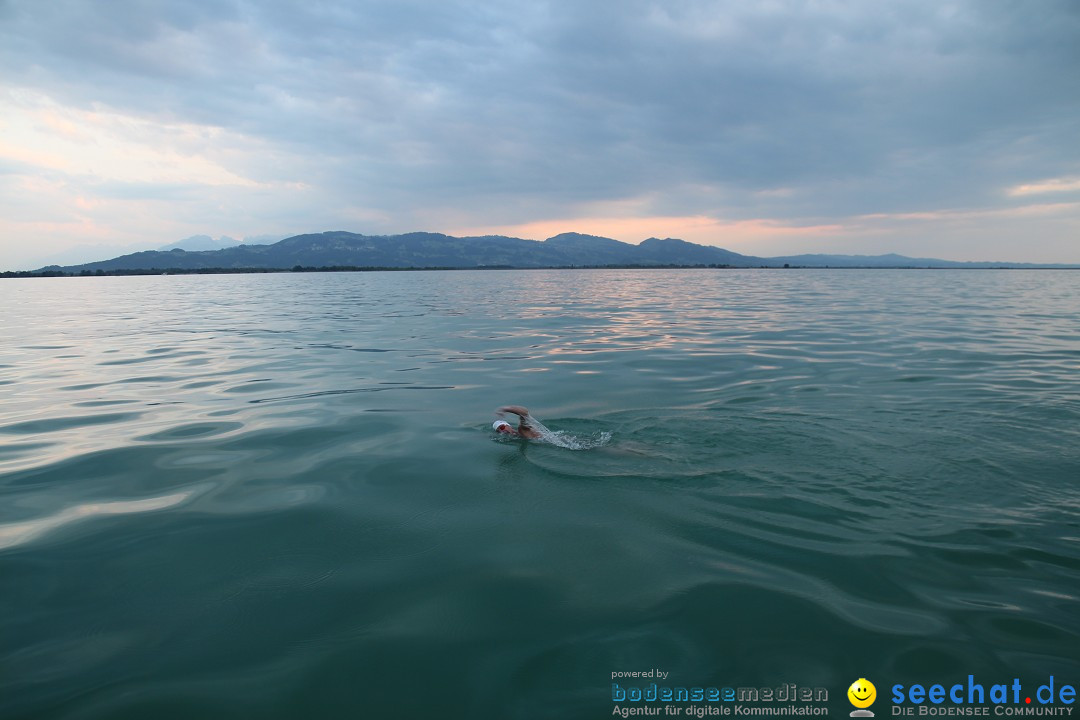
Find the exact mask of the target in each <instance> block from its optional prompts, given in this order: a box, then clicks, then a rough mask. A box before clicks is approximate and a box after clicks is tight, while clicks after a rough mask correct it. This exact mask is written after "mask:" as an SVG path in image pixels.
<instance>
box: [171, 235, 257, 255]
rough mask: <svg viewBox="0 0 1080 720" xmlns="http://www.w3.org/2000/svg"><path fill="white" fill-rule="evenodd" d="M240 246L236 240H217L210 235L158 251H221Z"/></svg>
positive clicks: (227, 237)
mask: <svg viewBox="0 0 1080 720" xmlns="http://www.w3.org/2000/svg"><path fill="white" fill-rule="evenodd" d="M239 244H240V241H239V240H234V239H233V238H231V237H229V236H227V235H222V236H221V237H219V238H218V239H217V240H215V239H214V238H212V237H210V236H209V235H192V236H191V237H189V238H184V239H183V240H177V241H176V242H174V243H169V244H168V245H165V246H163V247H160V248H158V250H160V251H162V252H168V251H170V250H188V251H200V250H221V249H223V248H230V247H236V246H237V245H239Z"/></svg>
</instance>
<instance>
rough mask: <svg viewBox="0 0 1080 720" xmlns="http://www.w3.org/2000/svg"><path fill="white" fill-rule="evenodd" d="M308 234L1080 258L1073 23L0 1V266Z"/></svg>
mask: <svg viewBox="0 0 1080 720" xmlns="http://www.w3.org/2000/svg"><path fill="white" fill-rule="evenodd" d="M324 230H349V231H352V232H358V233H363V234H394V233H402V232H412V231H420V230H422V231H432V232H445V233H448V234H453V235H465V234H503V235H512V236H516V237H525V238H531V239H538V240H539V239H544V238H546V237H549V236H552V235H556V234H558V233H561V232H568V231H577V232H584V233H590V234H596V235H604V236H607V237H613V238H616V239H619V240H623V241H625V242H632V243H637V242H640V241H641V240H643V239H645V238H648V237H651V236H656V237H678V238H682V239H684V240H689V241H691V242H697V243H702V244H708V245H716V246H719V247H724V248H727V249H729V250H734V251H736V252H741V253H745V254H752V255H763V256H768V255H790V254H798V253H810V252H828V253H845V254H871V255H872V254H880V253H887V252H896V253H901V254H904V255H910V256H915V257H936V258H943V259H949V260H1008V261H1033V262H1070V263H1076V262H1080V3H1077V2H1075V1H1074V0H1037V1H1034V2H1016V1H1013V0H1008V1H1006V0H970V1H969V2H950V1H948V0H925V1H924V0H906V1H904V2H871V1H869V0H851V1H850V2H845V1H842V0H805V1H796V0H760V1H757V2H746V1H745V0H701V1H699V0H664V1H662V2H646V1H644V0H612V1H611V2H590V1H588V0H577V1H576V2H545V1H543V0H483V1H481V0H471V1H470V0H438V1H437V2H435V1H428V2H420V1H418V0H385V1H384V0H351V1H344V0H341V1H338V0H304V1H303V2H284V1H282V0H259V1H258V2H248V1H245V0H183V1H175V2H170V1H168V0H109V2H105V3H103V2H92V1H90V0H48V2H42V1H41V0H0V270H5V269H30V268H36V267H41V266H42V265H44V264H48V263H52V262H59V263H60V264H63V263H64V262H65V261H70V262H85V261H89V260H93V259H105V258H107V257H112V256H114V255H118V254H120V253H121V252H130V251H134V250H137V249H146V248H156V247H159V246H161V245H164V244H167V243H171V242H174V241H176V240H178V239H180V238H183V237H186V236H189V235H195V234H206V235H212V236H215V237H216V236H220V235H228V236H232V237H236V238H244V237H253V236H265V235H270V236H275V237H286V236H289V235H294V234H299V233H307V232H321V231H324Z"/></svg>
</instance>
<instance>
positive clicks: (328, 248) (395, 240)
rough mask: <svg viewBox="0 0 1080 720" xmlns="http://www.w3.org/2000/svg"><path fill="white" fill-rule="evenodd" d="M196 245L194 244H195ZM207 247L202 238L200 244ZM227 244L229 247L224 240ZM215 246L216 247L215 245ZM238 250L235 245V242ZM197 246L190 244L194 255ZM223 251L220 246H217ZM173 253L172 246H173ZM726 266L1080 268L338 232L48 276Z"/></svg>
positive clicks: (602, 241)
mask: <svg viewBox="0 0 1080 720" xmlns="http://www.w3.org/2000/svg"><path fill="white" fill-rule="evenodd" d="M206 239H207V240H211V239H210V238H206ZM189 240H191V239H189ZM199 240H200V241H201V240H202V238H199ZM222 240H226V239H225V238H222ZM211 242H215V241H213V240H211ZM233 242H235V241H233ZM192 244H193V243H185V245H186V246H188V247H190V246H191V245H192ZM215 244H217V243H216V242H215ZM167 247H168V246H167ZM665 265H668V266H671V265H675V266H688V265H690V266H692V265H705V266H724V267H784V266H792V267H919V268H929V267H933V268H997V267H1010V268H1022V267H1029V268H1033V267H1077V266H1070V265H1042V264H1034V263H1017V262H956V261H950V260H937V259H933V258H911V257H905V256H903V255H895V254H889V255H792V256H786V257H769V258H766V257H757V256H753V255H741V254H739V253H736V252H732V251H730V250H724V249H723V248H718V247H713V246H708V245H696V244H694V243H690V242H686V241H684V240H677V239H674V238H666V239H660V238H649V239H648V240H644V241H643V242H641V243H640V244H638V245H632V244H630V243H624V242H620V241H619V240H613V239H611V238H605V237H598V236H595V235H582V234H580V233H563V234H561V235H556V236H555V237H550V238H548V239H547V240H544V241H536V240H523V239H521V238H513V237H505V236H499V235H485V236H480V237H453V236H451V235H443V234H440V233H427V232H415V233H407V234H404V235H360V234H357V233H351V232H345V231H332V232H324V233H312V234H306V235H296V236H294V237H289V238H285V239H284V240H281V241H279V242H276V243H273V244H267V245H257V244H239V245H234V246H231V247H225V248H222V249H217V250H209V249H208V250H195V251H191V250H184V249H180V248H173V249H169V250H148V251H144V252H136V253H131V254H128V255H121V256H120V257H116V258H113V259H111V260H102V261H100V262H92V263H86V264H83V265H70V266H66V267H60V266H56V265H51V266H48V267H46V268H42V271H63V272H68V273H79V272H86V271H90V272H93V271H97V270H102V271H106V272H109V271H133V270H153V269H158V270H187V271H194V270H200V269H211V268H214V269H219V268H220V269H241V268H243V269H268V270H269V269H274V270H284V269H293V268H296V267H298V266H299V267H300V268H318V267H367V268H374V267H378V268H432V267H439V268H484V267H514V268H539V267H582V266H665Z"/></svg>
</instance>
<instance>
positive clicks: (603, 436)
mask: <svg viewBox="0 0 1080 720" xmlns="http://www.w3.org/2000/svg"><path fill="white" fill-rule="evenodd" d="M525 424H527V425H528V426H529V427H531V428H533V429H534V430H536V431H537V432H538V433H540V437H538V438H534V439H533V440H534V442H546V443H549V444H551V445H555V446H558V447H561V448H566V449H567V450H590V449H592V448H597V447H601V446H603V445H607V444H608V442H610V440H611V433H610V432H607V431H602V432H598V433H595V434H593V435H589V436H584V437H583V436H579V435H574V434H572V433H570V432H567V431H566V430H551V429H550V428H548V427H547V426H546V425H544V423H542V422H540V421H539V420H537V419H536V418H534V417H533V416H532V415H526V416H525Z"/></svg>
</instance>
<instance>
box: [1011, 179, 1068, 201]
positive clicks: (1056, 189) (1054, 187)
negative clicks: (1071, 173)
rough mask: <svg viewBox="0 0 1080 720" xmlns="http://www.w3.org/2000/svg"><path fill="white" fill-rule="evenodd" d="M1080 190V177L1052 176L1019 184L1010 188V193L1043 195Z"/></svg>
mask: <svg viewBox="0 0 1080 720" xmlns="http://www.w3.org/2000/svg"><path fill="white" fill-rule="evenodd" d="M1077 190H1080V178H1075V177H1071V178H1051V179H1049V180H1040V181H1039V182H1034V183H1026V184H1023V185H1017V186H1016V187H1013V188H1010V189H1009V195H1011V196H1013V197H1023V196H1025V195H1041V194H1043V193H1061V192H1076V191H1077Z"/></svg>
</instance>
